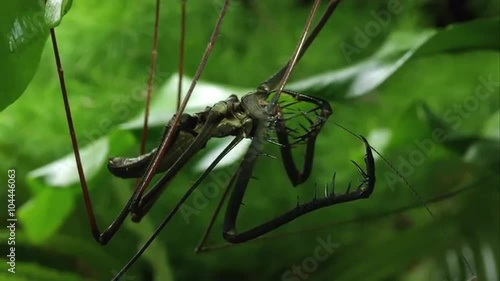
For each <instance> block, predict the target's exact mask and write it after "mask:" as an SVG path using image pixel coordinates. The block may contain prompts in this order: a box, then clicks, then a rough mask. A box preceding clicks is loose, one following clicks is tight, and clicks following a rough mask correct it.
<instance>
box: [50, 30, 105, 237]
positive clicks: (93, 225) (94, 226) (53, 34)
mask: <svg viewBox="0 0 500 281" xmlns="http://www.w3.org/2000/svg"><path fill="white" fill-rule="evenodd" d="M50 38H51V39H52V46H53V50H54V57H55V59H56V66H57V74H58V75H59V84H60V87H61V94H62V99H63V103H64V110H65V112H66V120H67V121H68V129H69V136H70V138H71V145H72V146H73V154H74V155H75V161H76V169H77V171H78V177H79V179H80V186H81V188H82V193H83V201H84V203H85V209H86V211H87V217H88V220H89V225H90V229H91V231H92V235H93V236H94V238H96V239H98V238H99V236H100V232H99V228H98V227H97V222H96V218H95V214H94V209H93V208H92V201H91V199H90V195H89V190H88V187H87V180H86V179H85V173H84V172H83V166H82V160H81V157H80V150H79V149H78V141H77V138H76V132H75V127H74V125H73V118H72V115H71V108H70V105H69V100H68V92H67V90H66V83H65V82H64V71H63V67H62V63H61V58H60V56H59V48H58V46H57V39H56V32H55V30H54V29H53V28H51V29H50Z"/></svg>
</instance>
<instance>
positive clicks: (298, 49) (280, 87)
mask: <svg viewBox="0 0 500 281" xmlns="http://www.w3.org/2000/svg"><path fill="white" fill-rule="evenodd" d="M319 2H320V0H315V1H314V4H313V7H312V8H311V12H310V13H309V16H308V17H307V20H306V24H305V25H304V29H303V30H302V35H301V36H300V40H299V42H298V43H297V46H296V48H295V51H294V52H293V55H292V58H291V59H290V63H289V64H288V67H287V68H286V71H285V73H284V75H283V77H282V78H281V81H280V82H279V84H278V87H277V90H276V94H275V95H274V97H273V99H272V100H271V103H270V106H269V107H268V113H269V114H273V113H274V111H275V110H276V104H277V103H278V100H279V96H280V94H281V91H283V89H284V88H285V84H286V81H288V78H289V77H290V74H291V73H292V70H293V68H294V66H295V64H296V63H297V60H298V58H299V56H300V53H301V50H302V48H303V46H304V42H305V40H306V37H307V33H308V32H309V28H310V27H311V24H312V20H313V18H314V16H315V15H316V12H317V10H318V7H319Z"/></svg>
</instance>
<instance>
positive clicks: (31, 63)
mask: <svg viewBox="0 0 500 281" xmlns="http://www.w3.org/2000/svg"><path fill="white" fill-rule="evenodd" d="M48 31H49V30H48V28H47V25H46V23H45V19H44V5H43V2H40V1H37V0H29V1H16V0H7V1H6V2H4V3H2V16H1V17H0V38H1V39H0V40H1V44H0V61H2V63H1V64H0V77H3V78H4V79H3V80H2V83H0V95H1V98H0V110H3V109H5V108H6V107H7V106H9V105H10V104H11V103H13V102H14V101H15V100H16V99H17V98H19V97H20V96H21V94H22V93H23V92H24V90H25V89H26V87H27V86H28V84H29V83H30V81H31V79H32V78H33V76H34V75H35V72H36V70H37V68H38V64H39V62H40V57H41V54H42V50H43V47H44V44H45V41H46V39H47V36H48Z"/></svg>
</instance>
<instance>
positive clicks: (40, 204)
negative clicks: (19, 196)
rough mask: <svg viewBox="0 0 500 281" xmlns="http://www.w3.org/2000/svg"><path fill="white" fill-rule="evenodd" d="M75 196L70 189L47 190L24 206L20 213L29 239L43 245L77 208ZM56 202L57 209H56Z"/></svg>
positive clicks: (20, 218)
mask: <svg viewBox="0 0 500 281" xmlns="http://www.w3.org/2000/svg"><path fill="white" fill-rule="evenodd" d="M73 197H74V194H73V192H72V191H71V190H69V189H53V188H45V189H44V190H43V191H42V192H40V193H39V194H37V195H36V196H35V197H33V198H32V199H31V200H30V201H28V202H27V203H26V204H24V205H23V206H22V207H21V208H20V209H19V212H18V215H19V220H20V222H21V224H22V225H23V227H24V230H25V232H26V235H27V236H28V239H29V240H30V241H32V242H33V243H43V242H44V241H46V240H47V239H48V238H50V237H51V236H52V234H53V233H54V232H55V231H57V230H58V229H59V227H61V225H62V224H63V223H64V222H65V221H66V219H67V217H68V216H69V214H70V213H71V211H72V210H73V208H74V207H75V202H74V200H73ZM54 202H58V203H57V208H54Z"/></svg>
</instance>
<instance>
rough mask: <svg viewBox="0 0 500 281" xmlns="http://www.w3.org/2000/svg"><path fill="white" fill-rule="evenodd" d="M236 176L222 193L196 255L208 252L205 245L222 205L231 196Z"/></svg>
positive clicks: (196, 249)
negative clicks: (230, 192)
mask: <svg viewBox="0 0 500 281" xmlns="http://www.w3.org/2000/svg"><path fill="white" fill-rule="evenodd" d="M236 175H237V173H234V174H233V176H232V177H231V180H230V181H229V183H228V184H227V185H226V188H225V189H224V192H223V193H222V196H221V198H220V200H219V203H217V207H215V210H214V212H213V213H212V216H211V217H210V221H209V223H208V225H207V228H206V229H205V232H204V233H203V236H202V237H201V239H200V242H199V243H198V246H196V248H195V250H194V251H195V252H196V253H201V252H203V251H205V250H206V248H205V243H206V242H207V239H208V235H209V234H210V231H211V230H212V227H213V226H214V223H215V219H216V218H217V216H218V215H219V213H220V210H221V209H222V205H223V204H224V202H225V201H226V198H227V195H228V194H229V191H230V190H231V186H233V185H234V181H235V180H236Z"/></svg>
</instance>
